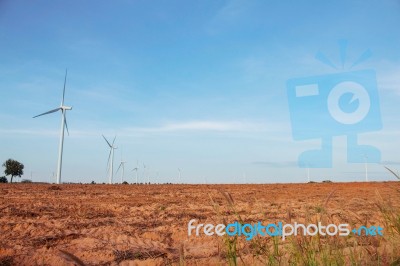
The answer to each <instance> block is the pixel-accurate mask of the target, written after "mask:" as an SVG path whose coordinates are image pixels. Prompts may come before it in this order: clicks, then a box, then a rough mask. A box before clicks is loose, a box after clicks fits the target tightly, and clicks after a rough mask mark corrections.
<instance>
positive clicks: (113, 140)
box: [112, 136, 117, 147]
mask: <svg viewBox="0 0 400 266" xmlns="http://www.w3.org/2000/svg"><path fill="white" fill-rule="evenodd" d="M116 138H117V136H115V137H114V140H113V142H112V143H113V144H112V146H113V147H114V142H115V139H116Z"/></svg>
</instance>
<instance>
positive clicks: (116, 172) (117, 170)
mask: <svg viewBox="0 0 400 266" xmlns="http://www.w3.org/2000/svg"><path fill="white" fill-rule="evenodd" d="M121 165H123V164H122V163H120V164H119V166H118V169H117V172H115V174H117V173H118V171H119V168H121Z"/></svg>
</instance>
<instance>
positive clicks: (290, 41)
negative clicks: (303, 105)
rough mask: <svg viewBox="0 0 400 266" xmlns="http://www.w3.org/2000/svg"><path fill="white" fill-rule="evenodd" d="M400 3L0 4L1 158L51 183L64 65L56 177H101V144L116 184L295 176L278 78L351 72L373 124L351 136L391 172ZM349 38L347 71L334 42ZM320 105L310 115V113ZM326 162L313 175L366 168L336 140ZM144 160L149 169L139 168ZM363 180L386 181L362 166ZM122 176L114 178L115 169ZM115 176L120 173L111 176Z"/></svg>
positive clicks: (294, 151)
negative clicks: (368, 76)
mask: <svg viewBox="0 0 400 266" xmlns="http://www.w3.org/2000/svg"><path fill="white" fill-rule="evenodd" d="M398 25H400V2H399V1H394V0H388V1H335V2H334V3H333V2H332V3H328V2H326V1H301V2H300V1H298V3H296V2H295V1H261V0H260V1H258V0H250V1H244V0H232V1H128V0H125V1H122V0H121V1H114V2H113V3H111V2H110V1H35V2H32V1H18V0H17V1H7V0H5V1H1V2H0V56H1V57H0V59H1V60H0V77H1V78H0V99H2V104H1V107H0V125H1V126H0V161H1V162H4V161H5V160H6V159H8V158H14V159H16V160H19V161H20V162H22V163H24V165H25V175H24V177H23V178H30V177H31V176H32V179H33V180H34V181H47V182H52V181H54V179H53V178H52V175H53V172H55V171H56V166H57V153H58V138H59V130H60V114H59V113H55V114H50V115H47V116H42V117H38V118H35V119H32V117H33V116H34V115H37V114H40V113H43V112H45V111H48V110H50V109H53V108H57V107H58V106H59V104H60V101H61V94H62V86H63V81H64V73H65V68H68V79H67V90H66V98H65V104H66V105H69V106H72V107H73V110H72V111H68V113H67V120H68V126H69V130H70V136H66V137H65V143H64V159H63V177H62V179H63V181H66V182H79V181H82V182H90V181H92V180H95V181H96V182H107V173H106V167H107V158H108V152H109V150H108V148H107V145H106V143H105V141H104V140H103V138H102V136H101V135H102V134H104V135H105V136H106V137H108V138H109V139H112V138H113V136H114V135H117V140H116V145H117V146H118V150H116V153H115V167H117V166H118V164H119V161H120V160H121V152H122V156H123V159H124V160H126V161H127V164H126V177H125V179H126V180H128V181H130V182H132V181H133V180H134V178H133V177H134V173H133V172H131V169H133V168H134V167H136V164H137V162H138V165H139V179H140V181H143V178H144V176H146V179H147V175H148V176H150V180H151V181H153V182H154V181H157V182H177V181H178V180H177V179H178V178H177V177H178V168H180V169H182V181H183V182H187V183H203V182H206V181H207V182H208V183H227V182H237V183H243V182H246V181H247V182H255V183H261V182H267V183H274V182H305V181H306V180H307V173H306V170H305V169H302V168H299V167H298V166H297V158H298V156H299V154H300V153H301V152H302V151H305V150H307V149H310V148H316V147H318V145H319V140H318V139H316V140H307V141H294V140H293V138H292V131H291V121H290V116H289V107H288V99H287V94H286V81H287V80H288V79H291V78H296V77H307V76H315V75H328V74H333V73H340V72H345V71H348V67H349V66H350V65H351V63H352V62H354V61H355V60H356V59H357V58H358V57H359V56H360V55H361V54H362V53H363V52H364V51H365V50H366V49H370V50H371V51H372V53H373V55H372V57H371V58H370V59H369V60H367V61H365V62H363V63H362V64H360V65H359V66H357V67H355V68H354V69H352V70H363V69H373V70H375V71H376V74H377V84H378V89H379V95H380V107H381V116H382V122H383V129H382V130H380V131H376V132H370V133H366V134H362V135H360V136H359V140H360V143H365V144H370V145H374V146H376V147H377V148H378V149H380V151H381V154H382V162H383V163H382V164H385V165H388V166H390V167H392V168H394V169H398V168H400V162H399V161H400V158H399V156H398V154H399V153H398V151H399V150H400V142H399V141H398V136H399V133H400V123H399V120H400V118H399V115H398V113H399V108H398V106H399V102H400V52H399V47H400V31H399V29H398ZM343 39H346V40H347V41H348V49H347V60H346V64H345V67H344V69H339V70H338V69H333V68H331V67H329V66H327V65H324V64H322V63H321V62H320V61H318V60H316V59H315V54H316V53H317V52H322V53H324V54H325V55H326V56H327V57H328V58H329V59H331V60H332V62H334V63H335V64H338V65H339V64H340V56H339V46H338V41H339V40H343ZM316 112H318V110H316ZM333 143H334V144H333V145H334V151H333V154H334V163H333V168H328V169H311V170H310V175H311V178H312V179H313V180H317V181H320V180H324V179H332V180H335V181H362V180H363V179H364V175H365V173H364V164H347V163H346V141H345V138H344V137H335V138H334V142H333ZM143 164H145V165H146V166H147V173H143ZM368 167H369V175H370V179H371V180H392V179H393V178H392V176H391V175H390V174H389V173H387V171H386V170H385V169H384V168H383V166H382V165H380V164H370V165H368ZM118 176H119V174H118ZM117 180H119V177H118V179H117Z"/></svg>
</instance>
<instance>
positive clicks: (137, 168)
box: [131, 161, 139, 184]
mask: <svg viewBox="0 0 400 266" xmlns="http://www.w3.org/2000/svg"><path fill="white" fill-rule="evenodd" d="M138 170H139V161H136V167H135V168H133V169H132V171H131V172H133V171H136V184H137V183H138Z"/></svg>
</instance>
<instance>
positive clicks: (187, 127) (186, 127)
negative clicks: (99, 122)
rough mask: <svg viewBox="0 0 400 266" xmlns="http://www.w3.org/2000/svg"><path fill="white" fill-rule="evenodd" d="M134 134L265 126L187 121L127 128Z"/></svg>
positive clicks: (258, 127) (224, 130) (264, 126)
mask: <svg viewBox="0 0 400 266" xmlns="http://www.w3.org/2000/svg"><path fill="white" fill-rule="evenodd" d="M129 130H130V131H136V132H177V131H220V132H227V131H265V130H267V126H266V125H265V124H262V123H246V122H237V121H232V122H231V121H188V122H181V123H168V124H165V125H162V126H159V127H146V128H144V127H136V128H129Z"/></svg>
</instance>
